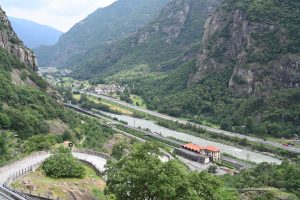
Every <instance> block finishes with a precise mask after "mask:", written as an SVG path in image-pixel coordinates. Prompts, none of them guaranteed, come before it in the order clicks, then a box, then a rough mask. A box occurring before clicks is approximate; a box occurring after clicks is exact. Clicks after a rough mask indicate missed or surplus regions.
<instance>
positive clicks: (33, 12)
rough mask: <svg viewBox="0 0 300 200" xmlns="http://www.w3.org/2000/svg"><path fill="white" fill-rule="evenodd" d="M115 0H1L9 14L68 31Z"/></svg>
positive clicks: (0, 3) (0, 2)
mask: <svg viewBox="0 0 300 200" xmlns="http://www.w3.org/2000/svg"><path fill="white" fill-rule="evenodd" d="M114 1H115V0H0V5H1V7H2V9H3V10H4V11H5V12H6V13H7V15H8V16H11V17H17V18H24V19H28V20H31V21H34V22H38V23H40V24H44V25H48V26H51V27H54V28H56V29H59V30H61V31H64V32H66V31H67V30H69V29H70V28H71V27H72V26H73V25H74V24H76V23H77V22H79V21H81V20H82V19H84V18H85V17H87V16H88V15H89V14H91V13H92V12H93V11H95V10H96V9H97V8H99V7H106V6H108V5H110V4H112V3H113V2H114Z"/></svg>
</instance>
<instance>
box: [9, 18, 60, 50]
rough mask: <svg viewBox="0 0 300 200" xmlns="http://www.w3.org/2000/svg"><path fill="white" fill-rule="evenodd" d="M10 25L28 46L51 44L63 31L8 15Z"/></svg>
mask: <svg viewBox="0 0 300 200" xmlns="http://www.w3.org/2000/svg"><path fill="white" fill-rule="evenodd" d="M9 20H10V22H11V25H12V27H13V29H14V31H15V32H16V33H17V35H18V36H19V37H20V39H21V40H22V41H23V42H24V44H25V45H26V46H27V47H29V48H36V47H38V46H40V45H53V44H55V43H56V42H58V39H59V37H60V36H61V35H62V34H63V32H61V31H59V30H56V29H54V28H52V27H49V26H45V25H41V24H38V23H35V22H32V21H29V20H26V19H19V18H14V17H9Z"/></svg>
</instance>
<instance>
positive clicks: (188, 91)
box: [74, 0, 300, 137]
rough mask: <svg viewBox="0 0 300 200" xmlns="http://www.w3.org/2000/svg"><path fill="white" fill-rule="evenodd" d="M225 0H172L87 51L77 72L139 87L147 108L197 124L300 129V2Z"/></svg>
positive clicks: (286, 131)
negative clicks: (133, 30)
mask: <svg viewBox="0 0 300 200" xmlns="http://www.w3.org/2000/svg"><path fill="white" fill-rule="evenodd" d="M219 3H220V2H219V1H205V0H201V1H195V0H194V1H193V0H185V1H179V0H173V1H172V2H170V3H169V4H168V5H167V6H165V7H164V9H163V10H162V11H161V13H160V15H159V16H158V18H156V19H155V20H154V21H153V22H152V23H149V24H148V25H147V26H145V27H144V28H142V29H141V30H140V31H139V32H138V33H137V34H135V35H133V36H131V37H129V38H127V39H125V40H122V41H120V42H117V43H115V44H113V45H111V46H109V47H108V48H107V49H106V51H104V52H103V51H99V52H97V53H94V52H93V53H90V54H89V55H88V56H86V57H85V58H86V59H84V62H83V63H80V65H79V66H78V68H77V69H78V70H77V71H75V73H74V76H76V77H79V78H92V79H94V80H97V79H100V80H101V82H102V81H103V80H104V81H106V82H122V83H124V84H129V85H134V86H135V87H134V89H132V92H133V93H136V94H139V95H141V96H142V97H143V98H144V99H145V100H146V102H147V105H148V108H150V109H157V110H159V111H160V112H165V113H168V114H170V115H174V116H182V117H188V118H190V119H192V120H194V121H197V122H198V123H202V122H203V121H206V120H209V121H211V122H214V123H217V124H220V125H221V126H222V128H223V129H226V130H234V131H239V132H242V133H254V134H258V135H261V136H262V137H266V136H268V135H273V136H277V137H281V136H289V137H291V136H293V135H294V134H296V133H299V131H300V130H299V127H300V126H299V125H300V120H299V119H300V115H299V114H300V113H299V106H300V105H299V93H300V91H299V83H300V70H299V61H300V60H299V59H300V57H299V46H300V45H299V32H300V30H299V28H300V27H299V23H300V22H299V19H300V16H299V12H298V10H299V8H300V5H299V3H298V2H297V1H288V2H286V1H279V0H268V1H260V0H253V1H240V0H225V1H223V2H222V4H221V5H220V6H219ZM216 8H217V10H216ZM215 10H216V11H215ZM214 11H215V12H214ZM96 55H97V56H96ZM97 74H101V76H99V75H98V76H97Z"/></svg>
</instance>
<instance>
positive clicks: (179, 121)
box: [82, 92, 300, 153]
mask: <svg viewBox="0 0 300 200" xmlns="http://www.w3.org/2000/svg"><path fill="white" fill-rule="evenodd" d="M82 93H85V94H88V95H92V96H95V97H98V98H99V97H100V98H102V99H106V100H108V101H112V102H114V103H118V104H120V105H123V106H126V107H129V108H132V109H135V110H138V111H141V112H144V113H147V114H150V115H153V116H156V117H159V118H162V119H166V120H171V121H175V122H178V123H181V124H191V125H193V126H196V127H197V128H202V129H204V130H206V131H209V132H212V133H218V134H222V135H227V136H231V137H238V138H241V139H243V138H246V139H247V140H248V141H252V142H257V143H261V144H265V145H270V146H273V147H277V148H280V149H284V150H287V151H290V152H294V153H300V148H299V147H293V146H283V145H282V144H281V143H278V142H273V141H265V140H263V139H260V138H256V137H251V136H246V135H242V134H239V133H233V132H229V131H224V130H220V129H217V128H211V127H208V126H204V125H200V124H195V123H192V122H189V121H186V120H182V119H178V118H175V117H171V116H168V115H164V114H161V113H158V112H154V111H151V110H147V109H144V108H140V107H138V106H135V105H132V104H129V103H126V102H123V101H120V100H118V99H114V98H112V97H108V96H104V95H98V94H95V93H91V92H82Z"/></svg>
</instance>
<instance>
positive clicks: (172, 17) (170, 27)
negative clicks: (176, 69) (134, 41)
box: [138, 0, 191, 44]
mask: <svg viewBox="0 0 300 200" xmlns="http://www.w3.org/2000/svg"><path fill="white" fill-rule="evenodd" d="M174 8H178V9H175V10H174ZM190 9H191V1H190V0H184V1H182V0H175V1H172V2H171V3H170V4H168V5H166V6H165V7H164V8H163V10H162V11H161V14H160V16H159V17H158V19H157V20H156V21H155V23H153V24H152V25H151V26H150V27H148V28H146V29H144V30H142V31H141V32H140V33H139V36H138V43H143V42H145V41H147V39H148V37H149V36H150V35H151V34H153V33H155V32H161V33H163V34H165V38H164V41H165V42H167V43H168V44H171V42H172V40H173V39H175V38H177V37H178V36H179V34H180V33H181V31H182V29H183V28H184V25H185V23H186V22H187V19H188V16H189V13H190Z"/></svg>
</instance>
